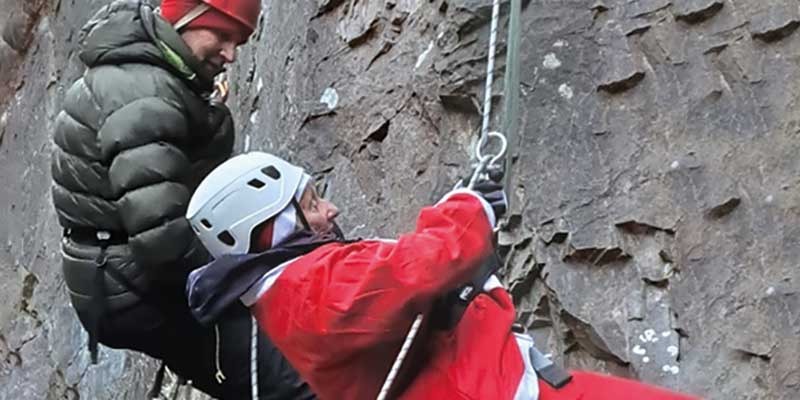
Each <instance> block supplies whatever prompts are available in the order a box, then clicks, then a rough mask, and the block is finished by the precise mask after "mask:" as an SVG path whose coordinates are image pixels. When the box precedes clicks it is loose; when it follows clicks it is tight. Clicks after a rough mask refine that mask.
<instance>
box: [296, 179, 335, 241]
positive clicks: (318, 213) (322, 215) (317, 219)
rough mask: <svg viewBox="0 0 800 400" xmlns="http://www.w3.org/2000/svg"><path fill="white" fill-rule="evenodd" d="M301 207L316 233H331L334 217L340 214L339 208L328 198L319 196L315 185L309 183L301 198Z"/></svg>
mask: <svg viewBox="0 0 800 400" xmlns="http://www.w3.org/2000/svg"><path fill="white" fill-rule="evenodd" d="M300 209H301V210H302V211H303V216H305V217H306V221H308V225H309V227H310V228H311V230H312V231H314V232H316V233H330V232H333V231H334V227H335V225H334V219H336V216H337V215H339V209H338V208H336V206H335V205H333V203H331V202H330V201H328V200H325V199H323V198H322V197H319V195H318V194H317V190H316V189H314V186H313V185H311V184H309V185H308V186H306V189H305V191H303V197H302V198H300Z"/></svg>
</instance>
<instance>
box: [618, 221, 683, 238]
mask: <svg viewBox="0 0 800 400" xmlns="http://www.w3.org/2000/svg"><path fill="white" fill-rule="evenodd" d="M616 227H617V228H619V229H621V230H622V231H624V232H626V233H630V234H632V235H652V234H655V233H656V232H659V231H660V232H666V233H668V234H670V235H674V234H675V230H673V229H672V228H663V227H659V226H654V225H651V224H648V223H645V222H640V221H635V220H628V221H624V222H618V223H617V224H616Z"/></svg>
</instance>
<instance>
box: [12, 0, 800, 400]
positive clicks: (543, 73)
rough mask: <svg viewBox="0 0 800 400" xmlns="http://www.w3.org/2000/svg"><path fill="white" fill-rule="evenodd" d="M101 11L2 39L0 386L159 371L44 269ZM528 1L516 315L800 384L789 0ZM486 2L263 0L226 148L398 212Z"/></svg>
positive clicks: (83, 1)
mask: <svg viewBox="0 0 800 400" xmlns="http://www.w3.org/2000/svg"><path fill="white" fill-rule="evenodd" d="M0 2H2V3H9V4H12V3H13V2H9V0H0ZM103 3H104V2H102V1H89V0H75V1H71V2H69V3H67V2H63V1H62V2H58V1H52V2H46V3H44V5H43V6H42V8H41V9H40V11H39V12H38V13H37V16H36V18H35V22H33V23H32V24H31V26H32V28H31V29H30V31H29V33H27V35H29V36H30V37H29V38H26V37H22V39H21V40H20V39H18V38H17V37H18V36H14V37H15V39H13V40H12V42H14V43H7V42H5V43H6V44H3V43H0V55H3V57H2V58H0V60H2V61H0V63H6V62H9V61H8V60H7V58H6V57H5V56H4V55H5V54H7V53H8V54H13V55H14V60H13V63H14V65H18V68H17V69H15V70H14V71H16V72H15V73H13V74H6V73H5V71H6V69H5V68H4V69H3V71H4V73H3V76H2V78H0V81H1V82H2V83H3V86H2V87H4V88H5V87H8V88H10V89H8V91H6V92H2V93H3V95H4V97H3V98H2V101H3V103H2V104H3V105H2V106H0V110H2V112H0V115H2V118H1V119H0V176H1V177H2V182H3V184H2V185H0V199H2V201H0V204H2V206H0V207H2V208H0V220H2V221H3V222H4V223H3V224H2V226H0V245H2V247H0V275H1V276H0V293H2V295H3V296H4V298H5V299H6V301H4V302H3V303H2V304H0V330H1V332H2V337H1V338H0V339H1V340H0V361H2V366H0V388H2V389H0V399H6V398H7V399H20V398H52V399H57V398H58V399H61V398H77V396H78V395H79V396H80V398H89V399H140V398H143V393H144V392H145V391H146V388H147V386H148V384H149V380H150V378H151V376H152V373H153V372H154V371H153V363H152V362H148V361H147V360H144V359H143V358H142V357H138V356H136V355H132V354H128V353H124V352H114V351H110V350H107V349H104V350H103V351H102V355H103V359H102V363H101V364H100V365H99V366H97V367H90V366H88V355H87V354H86V352H85V351H83V346H84V344H85V340H86V338H85V335H84V334H83V333H82V332H81V330H80V328H79V326H78V324H77V321H76V319H75V317H74V315H73V313H72V312H71V310H70V309H69V305H68V304H67V297H66V294H65V293H64V290H65V289H64V285H63V281H62V280H61V279H60V277H59V267H58V264H57V258H58V257H57V256H58V254H57V251H58V250H57V249H58V234H59V232H58V227H57V224H56V222H55V218H54V215H53V212H52V211H51V209H50V204H49V194H48V187H47V184H48V181H49V172H48V170H47V165H48V163H47V161H48V156H49V148H50V141H49V140H50V139H49V133H50V129H51V124H52V117H53V116H54V115H55V113H56V112H57V110H58V107H59V105H60V99H61V98H62V96H63V91H64V89H65V88H66V87H67V86H68V85H69V84H70V83H71V81H72V80H74V79H75V77H76V76H78V75H79V74H80V73H81V70H80V66H79V65H78V62H77V60H76V59H75V49H76V45H77V37H76V36H77V29H78V27H79V26H80V25H81V24H82V23H83V20H84V19H85V18H87V16H88V15H89V14H90V13H91V12H92V10H94V9H96V8H98V7H99V6H100V5H101V4H103ZM523 3H524V10H523V16H522V22H523V23H522V35H523V36H522V41H521V59H522V68H521V77H522V83H521V85H520V87H519V88H516V90H519V92H520V95H521V101H522V106H521V115H520V116H519V118H520V127H521V129H520V131H519V132H514V133H509V138H510V142H511V144H512V149H511V151H512V156H513V159H514V163H513V168H514V174H513V177H514V179H513V182H512V183H513V185H512V187H511V188H509V190H510V193H511V194H512V215H511V217H510V218H509V221H508V224H507V227H506V229H505V230H504V231H503V232H502V233H501V235H500V244H501V250H502V251H503V254H504V256H505V260H506V262H505V267H504V271H503V273H504V279H505V280H506V282H507V283H508V284H509V285H510V287H511V290H512V293H513V294H514V296H515V298H516V300H517V302H518V305H519V313H520V318H521V320H522V321H523V322H524V323H525V324H526V325H527V326H528V327H529V328H530V329H531V330H532V331H533V332H534V334H535V336H536V338H537V340H538V343H539V345H540V347H541V348H542V349H544V350H545V351H546V352H549V353H552V354H553V355H554V357H555V358H556V359H558V360H559V361H560V362H562V363H564V364H566V365H567V366H569V367H572V368H588V369H593V370H599V371H606V372H609V373H613V374H617V375H621V376H628V377H635V378H638V379H641V380H644V381H647V382H652V383H657V384H660V385H664V386H667V387H672V388H676V389H680V390H683V391H686V392H690V393H694V394H698V395H702V396H704V397H705V398H709V399H787V400H788V399H797V398H800V361H798V360H800V272H799V271H800V270H799V269H798V268H797V260H798V259H800V178H799V177H800V157H798V154H800V120H798V117H797V115H798V114H797V111H796V110H797V108H798V105H799V104H798V100H797V96H796V95H795V93H796V92H798V89H800V87H798V86H800V84H799V83H798V82H800V80H799V79H798V78H800V65H798V60H800V35H798V33H797V28H798V25H799V24H800V17H798V16H799V15H800V6H799V5H798V3H797V2H796V1H792V0H770V1H764V0H697V1H695V0H600V1H592V0H583V1H578V0H563V1H549V0H530V1H526V2H523ZM5 5H6V4H3V6H4V7H3V9H6V8H5ZM490 15H491V1H490V0H450V1H446V0H435V1H418V0H394V1H390V0H386V1H368V2H366V1H341V0H338V1H337V0H318V1H269V2H265V12H264V14H263V15H262V21H261V28H260V29H259V31H258V32H257V33H256V39H257V40H256V42H255V43H254V44H250V45H247V46H245V47H243V48H242V49H241V51H240V54H239V62H238V63H237V65H235V66H234V67H233V68H231V71H230V78H231V82H232V87H233V91H232V93H231V98H230V100H229V104H230V105H231V106H232V108H233V109H234V114H235V117H236V121H237V126H238V129H239V130H240V135H239V138H238V143H237V146H238V150H239V151H244V150H254V149H260V150H269V151H275V152H278V153H280V154H282V155H285V156H287V157H288V158H290V159H291V160H294V161H296V162H298V163H300V164H302V165H304V166H306V167H307V168H308V169H309V170H311V171H313V172H314V175H315V177H316V178H317V180H318V183H319V185H320V187H322V188H324V189H325V190H326V192H327V195H328V197H330V198H331V199H332V200H333V201H334V202H336V203H337V204H338V205H340V208H341V209H342V210H343V215H342V218H341V219H342V220H341V224H342V226H343V227H344V229H345V232H347V233H348V234H349V235H350V236H364V237H369V236H373V235H383V236H392V235H395V234H396V233H398V232H400V231H403V230H406V229H409V228H411V227H412V225H413V222H414V217H415V215H416V212H417V211H418V209H419V208H420V207H421V206H423V205H425V204H429V203H431V202H433V201H435V200H437V199H438V197H439V196H441V195H442V194H443V193H445V192H446V191H447V190H448V189H449V188H450V187H451V186H452V185H453V183H454V182H455V180H456V178H457V177H458V176H459V175H464V174H465V173H466V166H467V165H468V163H469V157H470V152H471V151H472V150H471V149H472V144H473V143H474V142H475V141H476V139H477V130H478V127H479V123H480V122H479V120H480V113H479V109H478V106H477V105H478V104H480V103H481V102H482V96H483V81H484V79H485V68H486V64H485V59H486V54H487V42H488V30H489V18H490ZM506 17H507V16H506V12H505V8H504V12H503V15H502V20H501V26H505V21H506ZM0 23H2V24H5V25H4V26H7V24H8V22H7V21H3V20H2V19H0ZM9 29H10V28H9ZM15 29H16V28H15ZM5 31H6V28H5V27H4V29H3V32H5ZM23 31H24V29H23ZM504 32H505V30H504V29H501V40H500V43H499V46H498V47H499V55H498V65H497V68H496V73H497V76H496V78H497V79H496V80H495V81H496V85H495V87H494V88H493V91H492V94H493V99H494V101H495V107H494V109H495V110H500V109H502V107H501V106H502V102H503V96H502V94H503V87H502V82H503V80H502V79H501V78H502V76H501V75H502V72H503V67H504V65H503V54H504V52H505V39H504V37H503V34H504ZM22 36H25V35H22ZM3 37H4V39H5V38H6V36H5V34H4V36H3ZM9 37H11V36H9ZM20 43H22V44H24V46H23V50H22V51H20V50H19V49H18V48H19V47H20V45H19V44H20ZM3 46H5V47H3ZM7 50H8V51H7ZM9 52H10V53H9ZM3 65H5V64H3ZM493 117H494V119H493V123H492V126H494V127H498V126H499V125H500V115H499V112H495V113H494V115H493ZM70 396H72V397H70Z"/></svg>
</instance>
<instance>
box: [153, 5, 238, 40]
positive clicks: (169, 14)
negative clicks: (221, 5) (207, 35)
mask: <svg viewBox="0 0 800 400" xmlns="http://www.w3.org/2000/svg"><path fill="white" fill-rule="evenodd" d="M199 4H201V2H200V0H163V1H162V2H161V16H162V17H164V19H166V20H167V21H168V22H169V23H170V24H172V25H175V23H177V22H178V21H179V20H180V19H181V18H182V17H183V16H184V15H186V14H187V13H188V12H189V11H191V10H192V9H194V8H195V7H197V6H198V5H199ZM197 28H206V29H213V30H216V31H219V32H224V33H225V34H228V35H231V37H232V38H233V39H234V40H236V42H237V43H244V42H246V41H247V38H248V37H249V36H250V34H251V33H253V31H252V30H251V29H250V28H249V27H247V26H245V25H244V24H243V23H241V22H239V21H237V20H236V19H234V18H232V17H230V16H228V15H226V14H224V13H222V12H220V11H219V10H217V9H215V8H213V7H209V8H208V10H206V11H205V12H203V13H202V14H200V16H198V17H197V18H195V19H193V20H191V21H190V22H189V23H188V24H186V25H185V26H183V27H182V28H181V29H197Z"/></svg>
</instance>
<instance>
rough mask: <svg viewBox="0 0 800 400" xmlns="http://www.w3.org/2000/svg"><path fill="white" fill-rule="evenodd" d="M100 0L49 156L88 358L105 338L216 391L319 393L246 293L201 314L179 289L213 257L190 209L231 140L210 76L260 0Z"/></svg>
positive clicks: (235, 395) (291, 397) (274, 399)
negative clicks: (153, 0)
mask: <svg viewBox="0 0 800 400" xmlns="http://www.w3.org/2000/svg"><path fill="white" fill-rule="evenodd" d="M106 3H107V4H106V5H105V6H104V7H103V8H102V9H100V10H99V11H98V12H97V13H96V14H95V15H94V16H93V17H92V18H91V20H90V21H89V22H88V23H87V24H86V26H85V27H84V28H83V29H82V30H81V33H82V34H81V43H80V45H81V49H80V54H79V56H80V60H81V62H82V63H83V64H84V65H85V67H86V71H85V73H84V74H83V75H82V76H81V78H79V79H78V80H77V81H75V82H74V83H73V85H72V86H71V88H70V89H69V90H68V91H67V93H66V95H65V96H64V97H65V98H64V104H63V110H62V111H61V112H60V113H59V115H58V116H57V117H56V120H55V122H54V124H55V132H54V137H53V141H54V142H55V145H56V146H55V147H54V151H53V156H52V177H53V185H52V197H53V204H54V206H55V209H56V213H57V215H58V221H59V224H60V225H61V226H62V227H63V228H64V233H63V235H64V238H63V241H62V269H63V273H64V280H65V283H66V286H67V289H68V294H69V297H70V301H71V303H72V306H73V308H74V309H75V311H76V313H77V316H78V319H79V320H80V322H81V324H82V325H83V326H84V328H85V329H86V330H87V331H88V333H89V335H88V336H89V349H90V352H91V356H92V360H93V361H97V356H98V355H99V352H98V349H99V347H98V344H103V345H105V346H108V347H112V348H116V349H129V350H133V351H137V352H141V353H144V354H147V355H149V356H151V357H153V358H156V359H158V360H161V361H162V365H166V366H167V367H169V368H170V370H172V371H173V372H175V373H177V374H178V375H179V376H180V377H182V378H184V379H186V380H188V381H191V383H192V385H193V386H194V387H195V388H198V389H200V390H202V391H203V392H205V393H208V394H209V395H211V396H212V397H214V398H219V399H233V400H238V399H258V400H309V399H313V398H314V397H315V396H314V394H313V393H312V392H311V391H310V389H309V387H308V385H307V384H306V383H305V382H303V381H302V380H301V379H300V378H299V376H298V374H297V373H296V372H295V371H294V370H293V369H292V367H291V366H290V365H289V364H288V363H287V362H286V360H285V358H284V357H283V356H282V355H281V353H280V352H279V351H278V350H277V349H276V348H275V346H274V345H273V344H272V343H271V341H270V340H269V338H267V337H266V336H265V335H264V334H259V332H258V329H256V326H255V323H254V322H253V320H252V319H251V317H250V313H249V312H248V310H247V309H246V308H245V307H244V306H238V307H230V308H227V309H225V310H224V312H223V313H222V315H221V318H220V319H219V320H217V321H216V324H215V325H214V326H211V327H205V326H203V325H201V324H200V323H198V321H196V320H195V319H194V318H193V316H192V315H191V313H190V312H189V309H188V305H187V304H186V298H185V296H184V295H183V292H184V287H185V285H186V279H187V276H188V274H189V272H190V271H192V270H194V269H195V268H197V267H198V266H200V265H202V264H205V263H207V262H208V261H209V253H208V251H207V250H206V249H205V247H204V246H203V245H202V244H201V243H200V242H199V241H198V240H197V239H196V238H195V235H194V233H193V232H192V228H191V227H190V226H189V224H188V223H187V222H186V220H185V219H184V218H183V216H184V214H185V212H186V209H187V206H188V202H189V198H190V197H191V195H192V193H194V191H195V190H196V189H197V185H198V184H199V183H200V181H201V180H202V179H203V178H204V177H205V175H206V174H207V173H208V171H210V170H211V169H213V168H214V167H215V166H216V165H218V164H219V163H221V162H222V161H223V160H225V159H227V158H228V157H229V156H230V154H231V153H232V151H233V143H234V126H233V122H232V120H231V115H230V111H229V110H228V108H227V107H225V105H224V104H223V102H220V101H218V100H219V98H217V97H216V96H212V91H213V89H214V77H215V76H216V75H217V74H218V73H219V72H220V71H221V70H222V68H223V66H224V65H225V64H228V63H231V62H233V61H234V59H235V57H236V47H237V46H239V45H241V44H242V43H244V42H245V41H246V40H247V38H248V37H249V36H250V34H251V33H252V32H253V30H254V29H255V27H256V22H257V21H258V15H259V12H260V8H259V7H260V1H259V0H164V1H163V3H162V11H161V12H160V13H159V12H158V11H157V10H156V9H155V8H154V7H153V6H151V5H150V3H149V1H148V0H115V1H109V2H106ZM158 376H162V377H163V373H161V374H157V377H158ZM159 381H160V379H157V380H156V382H159ZM155 386H156V387H157V386H158V385H155ZM158 392H159V390H154V391H153V393H152V394H153V395H154V396H156V397H157V396H158V394H159V393H158Z"/></svg>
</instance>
